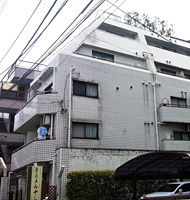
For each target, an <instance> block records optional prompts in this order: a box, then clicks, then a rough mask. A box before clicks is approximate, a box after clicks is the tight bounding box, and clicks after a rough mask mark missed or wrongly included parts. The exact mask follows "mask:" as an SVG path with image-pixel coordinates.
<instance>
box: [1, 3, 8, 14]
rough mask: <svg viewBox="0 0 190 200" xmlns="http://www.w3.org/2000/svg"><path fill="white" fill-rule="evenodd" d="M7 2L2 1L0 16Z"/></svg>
mask: <svg viewBox="0 0 190 200" xmlns="http://www.w3.org/2000/svg"><path fill="white" fill-rule="evenodd" d="M7 1H8V0H4V2H3V4H2V6H1V8H0V15H1V14H2V12H3V10H4V8H5V6H6V4H7Z"/></svg>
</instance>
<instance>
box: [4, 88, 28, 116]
mask: <svg viewBox="0 0 190 200" xmlns="http://www.w3.org/2000/svg"><path fill="white" fill-rule="evenodd" d="M0 94H1V95H0V96H1V98H0V112H8V113H16V111H17V110H19V109H20V108H21V107H22V106H23V105H24V104H25V100H26V93H25V92H21V91H9V92H8V91H7V90H4V89H1V91H0Z"/></svg>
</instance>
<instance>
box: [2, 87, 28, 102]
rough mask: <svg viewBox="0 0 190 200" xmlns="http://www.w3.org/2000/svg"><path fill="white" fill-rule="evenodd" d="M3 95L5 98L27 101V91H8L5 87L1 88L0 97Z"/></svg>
mask: <svg viewBox="0 0 190 200" xmlns="http://www.w3.org/2000/svg"><path fill="white" fill-rule="evenodd" d="M1 96H2V97H3V98H4V99H13V100H20V101H26V96H27V93H26V92H22V91H8V90H5V89H0V98H1Z"/></svg>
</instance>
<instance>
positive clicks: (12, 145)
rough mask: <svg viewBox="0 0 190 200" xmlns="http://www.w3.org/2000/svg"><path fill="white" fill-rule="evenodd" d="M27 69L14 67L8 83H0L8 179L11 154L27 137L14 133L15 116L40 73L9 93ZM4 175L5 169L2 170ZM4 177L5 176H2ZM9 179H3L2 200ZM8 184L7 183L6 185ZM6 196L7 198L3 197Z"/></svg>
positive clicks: (0, 137) (2, 153)
mask: <svg viewBox="0 0 190 200" xmlns="http://www.w3.org/2000/svg"><path fill="white" fill-rule="evenodd" d="M26 71H27V69H26V68H21V67H12V68H11V69H10V70H9V71H8V74H7V76H8V77H7V78H8V79H7V81H6V82H1V83H0V157H1V158H2V159H3V160H4V162H5V165H6V168H7V173H6V174H5V175H4V176H7V177H8V174H9V172H10V171H11V170H10V165H11V154H12V152H13V151H14V150H16V149H18V148H19V147H20V146H22V145H23V144H24V140H25V135H24V134H23V133H20V132H14V131H13V129H14V116H15V114H16V112H17V111H18V110H19V109H20V108H21V107H22V106H24V105H25V103H26V100H27V92H28V89H29V86H30V83H31V82H32V80H33V79H34V77H35V76H37V75H38V74H39V71H33V72H32V73H31V74H30V75H29V76H28V77H26V78H24V79H23V81H22V82H20V83H19V84H18V85H17V86H15V87H14V88H13V89H12V90H11V91H8V90H9V88H11V87H12V86H13V85H14V83H17V81H18V79H19V78H20V77H21V76H22V75H23V74H24V73H26ZM1 168H2V166H1ZM1 172H2V173H3V168H2V170H1ZM1 176H3V174H1ZM7 177H5V178H3V179H2V182H1V192H0V199H6V198H5V196H6V195H7V187H5V186H3V182H4V181H5V182H6V181H7V179H8V178H7ZM5 184H6V183H5ZM3 195H5V196H3Z"/></svg>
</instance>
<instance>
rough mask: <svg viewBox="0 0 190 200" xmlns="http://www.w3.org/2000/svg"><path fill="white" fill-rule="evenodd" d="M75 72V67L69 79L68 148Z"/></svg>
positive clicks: (69, 144) (68, 145) (71, 70)
mask: <svg viewBox="0 0 190 200" xmlns="http://www.w3.org/2000/svg"><path fill="white" fill-rule="evenodd" d="M73 70H75V67H72V68H71V69H70V77H69V122H68V144H67V147H68V148H70V146H71V112H72V110H71V105H72V72H73Z"/></svg>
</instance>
